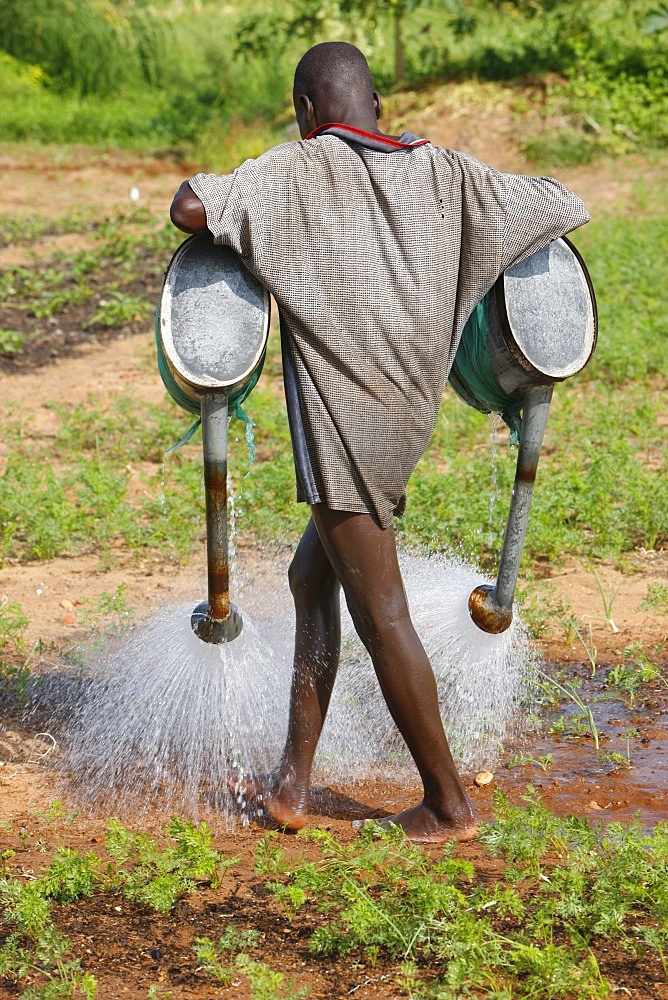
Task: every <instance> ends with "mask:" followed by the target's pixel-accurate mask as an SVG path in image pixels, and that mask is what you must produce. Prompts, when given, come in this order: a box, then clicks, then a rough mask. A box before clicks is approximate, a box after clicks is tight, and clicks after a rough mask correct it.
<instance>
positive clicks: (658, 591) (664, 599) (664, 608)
mask: <svg viewBox="0 0 668 1000" xmlns="http://www.w3.org/2000/svg"><path fill="white" fill-rule="evenodd" d="M638 611H658V613H659V614H660V615H668V586H666V584H665V583H650V584H649V585H648V587H647V597H645V598H644V599H643V600H642V601H641V602H640V604H639V605H638Z"/></svg>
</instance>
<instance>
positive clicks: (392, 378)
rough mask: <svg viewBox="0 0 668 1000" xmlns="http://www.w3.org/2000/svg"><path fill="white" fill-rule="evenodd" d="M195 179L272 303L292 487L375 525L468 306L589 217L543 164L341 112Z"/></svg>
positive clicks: (427, 431) (430, 407)
mask: <svg viewBox="0 0 668 1000" xmlns="http://www.w3.org/2000/svg"><path fill="white" fill-rule="evenodd" d="M344 137H345V138H344ZM190 186H191V188H192V189H193V191H194V192H195V193H196V194H197V195H198V196H199V198H200V199H201V200H202V202H203V204H204V208H205V210H206V217H207V224H208V227H209V229H210V231H211V232H212V233H213V235H214V237H215V240H216V242H217V243H219V244H224V245H226V246H230V247H232V249H234V250H235V251H236V252H237V253H238V254H240V255H241V257H242V259H243V261H244V263H245V264H246V266H247V267H248V268H249V270H250V271H252V273H253V274H255V275H256V276H257V278H258V279H259V280H260V281H261V282H262V284H263V285H264V286H265V287H266V288H267V289H268V290H269V292H271V294H272V295H273V296H274V298H275V299H276V301H277V303H278V306H279V311H280V315H281V331H282V336H283V339H284V374H285V383H286V395H287V398H288V409H289V415H290V426H291V431H292V439H293V450H294V453H295V464H296V469H297V494H298V498H299V499H300V500H306V501H307V502H309V503H318V502H323V503H326V504H327V505H328V506H329V507H331V508H333V509H335V510H343V511H356V512H368V513H370V514H372V515H373V516H374V517H375V519H376V520H377V522H378V523H379V524H380V525H381V526H382V527H386V526H388V525H390V524H391V523H392V517H393V515H394V514H400V513H402V512H403V509H404V507H405V498H406V484H407V482H408V479H409V477H410V475H411V473H412V471H413V469H414V468H415V466H416V464H417V462H418V461H419V459H420V457H421V455H422V453H423V452H424V450H425V448H426V446H427V443H428V441H429V437H430V435H431V433H432V430H433V427H434V423H435V420H436V416H437V413H438V407H439V403H440V399H441V395H442V393H443V389H444V385H445V381H446V379H447V376H448V373H449V371H450V368H451V366H452V361H453V358H454V354H455V351H456V349H457V344H458V342H459V338H460V336H461V331H462V329H463V326H464V324H465V322H466V320H467V318H468V316H469V314H470V313H471V311H472V310H473V308H474V307H475V305H476V304H477V303H478V302H479V301H480V299H481V298H482V297H483V295H484V294H485V293H486V292H487V291H488V290H489V289H490V288H491V286H492V285H493V284H494V281H495V280H496V278H497V277H498V276H499V274H500V273H501V272H502V271H504V270H505V269H506V268H508V267H510V266H511V265H512V264H514V263H516V262H517V261H519V260H521V259H522V258H523V257H526V256H528V255H529V254H531V253H534V252H535V251H536V250H539V249H541V248H542V247H543V246H545V245H546V244H547V243H549V242H550V241H551V240H553V239H556V238H557V237H559V236H563V235H564V233H567V232H569V231H570V230H571V229H575V228H576V227H577V226H580V225H582V224H583V223H585V222H587V221H588V218H589V216H588V214H587V211H586V209H585V207H584V205H583V204H582V202H581V201H580V199H579V198H577V197H576V196H575V195H574V194H573V193H572V192H571V191H569V190H568V189H567V188H565V187H564V186H563V185H561V184H559V183H558V182H557V181H555V180H552V179H551V178H548V177H537V178H532V177H524V176H519V175H514V174H503V173H499V172H498V171H497V170H494V169H492V168H491V167H488V166H486V165H485V164H483V163H480V162H479V161H478V160H475V159H473V158H472V157H470V156H467V155H465V154H463V153H458V152H455V151H454V150H451V149H442V148H439V147H437V146H432V145H431V144H429V143H425V142H423V141H420V140H416V139H415V137H414V136H411V135H410V134H409V133H405V134H404V135H403V136H402V137H401V142H387V143H386V142H384V141H383V140H382V139H379V137H377V136H371V135H367V134H366V133H360V132H357V131H354V130H350V129H348V128H347V127H346V126H335V127H332V126H325V127H323V128H322V129H319V130H317V131H316V133H315V134H314V135H313V137H309V138H307V139H304V140H300V141H296V142H287V143H284V144H282V145H280V146H276V147H274V148H273V149H270V150H269V151H268V152H267V153H265V154H264V155H262V156H260V157H259V158H258V159H256V160H248V161H246V162H245V163H243V164H242V165H241V166H240V167H239V168H238V169H237V170H235V172H234V173H233V174H231V175H229V176H223V177H220V176H217V175H215V174H197V176H196V177H194V178H193V179H192V180H191V181H190Z"/></svg>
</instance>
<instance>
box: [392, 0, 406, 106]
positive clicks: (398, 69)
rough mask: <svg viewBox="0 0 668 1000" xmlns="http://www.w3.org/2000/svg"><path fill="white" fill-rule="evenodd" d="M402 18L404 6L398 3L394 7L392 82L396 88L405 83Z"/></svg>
mask: <svg viewBox="0 0 668 1000" xmlns="http://www.w3.org/2000/svg"><path fill="white" fill-rule="evenodd" d="M403 16H404V6H403V4H401V3H398V4H396V5H395V7H394V82H395V84H396V86H397V87H403V85H404V82H405V74H404V39H403V35H402V29H403Z"/></svg>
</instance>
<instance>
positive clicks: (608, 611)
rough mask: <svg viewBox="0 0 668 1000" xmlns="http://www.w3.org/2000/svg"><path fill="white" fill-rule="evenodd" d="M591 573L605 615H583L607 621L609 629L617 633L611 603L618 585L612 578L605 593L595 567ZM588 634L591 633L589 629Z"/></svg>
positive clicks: (617, 591)
mask: <svg viewBox="0 0 668 1000" xmlns="http://www.w3.org/2000/svg"><path fill="white" fill-rule="evenodd" d="M592 573H593V574H594V577H595V578H596V584H597V586H598V591H599V593H600V595H601V601H602V602H603V611H604V614H605V617H604V618H596V617H595V616H594V615H585V618H591V619H592V620H593V621H595V622H607V624H608V625H609V626H610V628H611V630H612V631H613V632H615V633H617V632H619V629H618V628H617V626H616V624H615V622H614V620H613V617H612V605H613V604H614V600H615V597H616V596H617V594H618V593H619V586H620V585H619V584H617V586H615V581H614V580H613V581H612V582H611V584H610V593H609V594H607V595H606V592H605V588H604V586H603V581H602V580H601V577H600V576H599V575H598V573H597V571H596V570H595V569H593V568H592ZM590 635H591V631H590Z"/></svg>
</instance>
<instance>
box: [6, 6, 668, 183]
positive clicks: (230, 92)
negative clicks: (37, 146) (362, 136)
mask: <svg viewBox="0 0 668 1000" xmlns="http://www.w3.org/2000/svg"><path fill="white" fill-rule="evenodd" d="M655 8H656V0H425V2H424V3H417V2H416V0H322V2H320V0H295V2H291V3H289V4H288V3H287V2H286V0H279V2H278V3H276V2H273V0H272V2H271V3H270V2H269V0H252V2H251V3H250V4H240V3H238V2H237V3H222V2H220V0H153V2H151V3H148V2H147V0H117V2H113V3H112V2H111V0H31V2H30V3H25V0H0V139H4V140H16V139H18V140H30V141H37V142H49V143H72V142H85V143H92V144H105V143H112V144H115V145H125V146H135V147H141V148H144V149H147V148H148V149H151V148H153V149H155V148H166V147H167V148H168V147H173V146H177V147H179V148H184V147H185V148H187V149H188V151H189V152H190V153H193V152H194V153H195V155H197V154H198V153H199V154H200V155H204V157H205V158H207V156H208V157H209V158H213V159H215V160H216V161H217V162H216V163H215V164H214V165H215V166H217V167H221V166H228V165H231V164H232V163H233V162H234V161H235V159H237V160H238V158H239V155H240V154H241V155H246V154H249V155H254V154H257V153H258V152H260V151H261V150H262V149H263V148H266V147H267V146H268V145H270V144H271V143H273V142H275V141H277V140H280V139H281V138H283V139H284V138H286V134H289V132H288V133H286V129H289V127H290V123H291V118H292V116H291V108H290V90H291V82H292V81H291V76H292V70H293V68H294V65H295V62H296V60H297V59H298V57H299V55H300V54H301V52H302V51H303V50H304V48H305V47H307V46H308V45H309V44H311V43H312V42H314V41H323V40H327V39H333V38H342V37H343V38H347V39H349V40H351V41H353V42H356V43H358V44H360V45H361V46H362V47H363V48H364V50H365V52H367V54H368V56H369V59H370V62H371V66H372V70H373V72H374V76H375V79H376V82H377V84H378V86H379V87H380V88H381V89H382V90H384V91H387V90H389V89H391V88H392V87H395V86H397V85H399V86H402V87H406V86H408V87H413V88H419V87H422V86H424V85H426V84H428V83H429V82H431V81H434V80H439V81H443V80H446V81H447V80H462V79H466V78H477V79H483V80H493V81H502V80H503V81H508V80H516V81H525V82H527V81H528V82H534V83H535V82H536V81H538V80H539V81H540V82H541V86H542V87H544V89H545V92H546V94H547V98H548V105H550V104H551V105H552V106H557V105H559V106H560V107H561V108H562V109H564V110H565V112H566V114H567V118H568V125H567V129H566V131H567V132H568V135H561V136H559V137H557V139H558V143H557V144H556V145H558V146H559V148H560V149H561V150H562V151H563V149H565V148H569V149H570V154H569V155H570V158H571V160H574V161H575V162H577V161H578V160H583V161H584V160H587V159H588V158H590V157H591V156H593V155H595V154H596V153H597V152H601V151H603V152H610V151H612V152H622V151H624V150H625V149H628V148H636V147H638V145H640V146H647V145H659V146H663V145H665V144H666V141H667V139H668V83H667V81H668V76H667V71H666V65H667V60H666V47H667V44H668V31H666V22H667V20H668V18H666V16H665V9H663V8H658V9H655ZM662 11H663V13H662ZM238 124H241V125H243V126H244V128H243V133H244V134H243V138H242V139H240V138H239V134H238V133H239V131H240V130H239V129H238V128H236V127H235V126H237V125H238ZM240 143H241V145H240ZM221 147H223V148H221ZM230 147H231V148H230ZM214 150H215V151H216V152H215V153H214V152H212V151H214ZM528 152H529V153H531V152H532V149H531V144H530V142H529V143H528ZM533 152H534V153H536V150H533ZM542 152H544V150H542ZM228 161H229V162H228Z"/></svg>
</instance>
